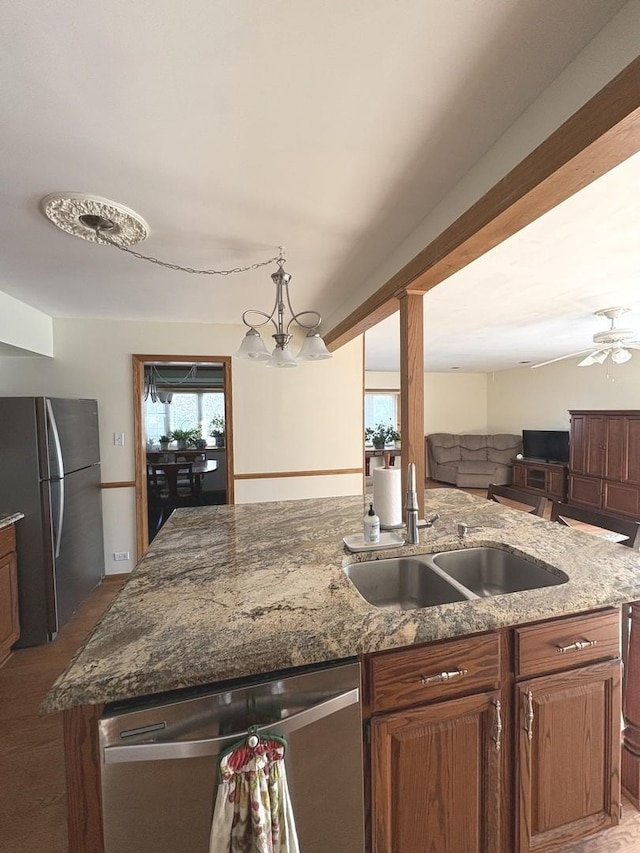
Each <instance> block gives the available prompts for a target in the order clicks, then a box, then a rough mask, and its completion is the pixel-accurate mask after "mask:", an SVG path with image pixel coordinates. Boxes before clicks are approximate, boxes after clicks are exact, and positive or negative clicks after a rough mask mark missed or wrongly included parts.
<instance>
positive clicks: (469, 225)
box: [323, 57, 640, 350]
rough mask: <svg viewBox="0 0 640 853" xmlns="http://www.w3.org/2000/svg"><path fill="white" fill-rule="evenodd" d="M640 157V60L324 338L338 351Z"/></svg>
mask: <svg viewBox="0 0 640 853" xmlns="http://www.w3.org/2000/svg"><path fill="white" fill-rule="evenodd" d="M638 151H640V57H639V58H637V59H635V60H634V61H633V62H632V63H630V64H629V65H628V66H627V67H626V68H625V69H624V70H623V71H621V72H620V74H618V75H617V77H614V79H613V80H611V81H610V82H609V83H608V84H607V85H606V86H605V87H604V88H603V89H601V90H600V91H599V92H598V93H597V94H596V95H594V96H593V98H591V100H589V101H587V103H586V104H585V105H584V106H583V107H581V108H580V109H579V110H578V111H577V112H576V113H574V115H572V116H571V117H570V118H569V119H567V121H565V122H564V124H562V125H561V126H560V127H559V128H558V129H557V130H556V131H554V132H553V133H552V134H551V136H549V137H548V138H547V139H546V140H545V141H544V142H543V143H542V144H541V145H539V146H538V147H537V148H536V149H535V150H534V151H532V152H531V153H530V154H529V155H528V156H527V157H525V158H524V160H522V161H521V162H520V163H519V164H518V165H517V166H516V167H515V168H514V169H512V170H511V171H510V172H509V173H508V174H507V175H506V176H505V177H504V178H502V180H500V181H499V182H498V183H497V184H496V185H495V186H493V187H492V188H491V189H490V190H489V191H488V192H487V193H486V194H485V195H484V196H482V198H480V199H479V200H478V201H477V202H476V203H475V204H473V205H472V206H471V207H470V208H469V209H468V210H467V211H466V212H465V213H463V214H462V216H460V217H459V218H458V219H457V220H456V221H455V222H454V223H453V224H452V225H450V226H449V227H448V228H447V229H446V230H445V231H443V232H442V234H440V235H439V236H438V237H437V238H436V239H435V240H433V241H432V242H431V243H430V244H429V245H428V246H426V247H425V248H424V249H423V250H422V251H421V252H420V253H419V254H418V255H416V256H415V258H413V259H412V260H411V261H409V263H408V264H406V265H405V266H404V267H403V268H402V269H401V270H399V271H398V272H397V273H396V274H395V275H394V276H392V277H391V278H390V279H389V280H388V281H387V282H386V284H384V285H383V286H382V287H381V288H380V289H379V290H377V291H376V292H375V293H374V294H372V295H371V296H370V297H369V298H368V299H367V300H366V301H365V302H363V304H362V305H360V306H359V307H358V308H356V309H355V311H352V312H351V314H349V316H348V317H346V318H345V319H344V320H342V321H341V322H340V323H338V325H337V326H335V327H334V328H333V329H331V330H330V331H328V332H327V333H326V334H324V335H323V338H324V341H325V343H326V344H327V347H328V348H329V349H330V350H336V349H338V347H341V346H342V345H343V344H346V343H348V342H349V341H350V340H352V339H353V338H355V337H357V336H358V335H360V334H362V333H363V332H365V331H366V330H367V329H369V328H371V327H372V326H374V325H375V324H376V323H378V322H380V320H382V319H385V318H386V317H388V316H390V315H391V314H392V313H393V312H394V311H395V310H397V303H396V302H395V298H394V297H399V296H400V295H401V294H402V293H403V292H404V291H405V290H406V289H407V288H408V287H411V289H413V290H414V291H415V290H419V291H420V292H422V293H426V292H427V291H428V290H430V289H431V288H432V287H435V286H436V285H437V284H439V283H440V282H441V281H444V279H446V278H448V277H449V276H450V275H452V274H453V273H454V272H457V271H458V270H460V269H462V268H463V267H465V266H466V265H467V264H469V263H471V261H473V260H475V259H476V258H478V257H480V255H482V254H484V253H485V252H487V251H488V250H489V249H492V248H493V247H494V246H497V245H498V244H499V243H501V242H502V241H503V240H506V239H507V237H510V236H512V235H513V234H515V233H516V232H517V231H519V230H520V229H521V228H523V227H524V226H525V225H528V224H529V223H530V222H533V221H534V220H536V219H538V217H540V216H541V215H542V214H543V213H546V212H547V211H548V210H551V208H553V207H555V206H556V205H558V204H559V203H560V202H562V201H564V200H565V199H567V198H569V197H570V196H571V195H573V194H574V193H576V192H577V191H578V190H580V189H582V188H583V187H585V186H587V185H588V184H590V183H591V182H592V181H594V180H595V179H596V178H599V177H600V176H601V175H603V174H605V172H608V171H609V170H610V169H612V168H613V167H614V166H617V165H618V164H619V163H622V162H623V161H624V160H626V159H627V158H628V157H630V156H631V155H632V154H635V153H636V152H638Z"/></svg>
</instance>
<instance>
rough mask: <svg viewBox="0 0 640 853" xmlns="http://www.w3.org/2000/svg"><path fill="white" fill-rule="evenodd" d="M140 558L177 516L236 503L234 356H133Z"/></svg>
mask: <svg viewBox="0 0 640 853" xmlns="http://www.w3.org/2000/svg"><path fill="white" fill-rule="evenodd" d="M133 387H134V438H135V455H136V459H135V463H136V526H137V545H138V556H141V555H142V554H143V553H144V551H145V550H146V548H147V546H148V544H149V543H150V542H152V541H153V539H154V537H155V536H156V534H157V533H158V531H159V530H160V529H161V527H162V526H163V524H164V523H165V522H166V521H167V520H168V518H169V516H170V515H171V513H172V512H173V510H174V509H177V508H179V507H185V506H211V505H215V504H224V503H233V428H232V407H231V358H230V357H229V356H210V357H209V356H173V355H134V356H133Z"/></svg>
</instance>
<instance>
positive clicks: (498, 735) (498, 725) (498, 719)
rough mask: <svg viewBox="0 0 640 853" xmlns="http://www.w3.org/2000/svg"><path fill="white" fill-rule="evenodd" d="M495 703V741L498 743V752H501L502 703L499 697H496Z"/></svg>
mask: <svg viewBox="0 0 640 853" xmlns="http://www.w3.org/2000/svg"><path fill="white" fill-rule="evenodd" d="M493 704H494V706H495V709H496V719H495V726H494V734H493V742H494V743H495V745H496V752H500V747H501V746H502V713H501V712H502V703H501V702H500V700H499V699H496V701H495V702H494V703H493Z"/></svg>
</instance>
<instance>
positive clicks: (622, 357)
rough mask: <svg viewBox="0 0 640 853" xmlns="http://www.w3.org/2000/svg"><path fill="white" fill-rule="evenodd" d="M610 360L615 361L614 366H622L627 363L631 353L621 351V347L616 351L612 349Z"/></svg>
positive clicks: (624, 350)
mask: <svg viewBox="0 0 640 853" xmlns="http://www.w3.org/2000/svg"><path fill="white" fill-rule="evenodd" d="M611 358H612V359H613V361H615V363H616V364H624V363H625V361H629V359H630V358H631V353H630V352H629V350H626V349H623V348H622V347H620V348H618V349H614V350H613V352H612V353H611Z"/></svg>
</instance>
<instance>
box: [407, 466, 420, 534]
mask: <svg viewBox="0 0 640 853" xmlns="http://www.w3.org/2000/svg"><path fill="white" fill-rule="evenodd" d="M404 511H405V522H406V525H407V538H406V540H405V541H406V544H407V545H417V544H418V543H419V542H420V534H419V532H418V495H417V493H416V466H415V462H410V463H409V469H408V471H407V497H406V501H405V505H404Z"/></svg>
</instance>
